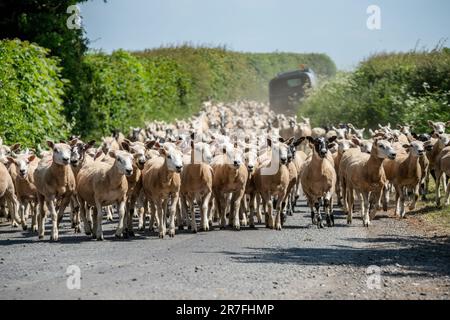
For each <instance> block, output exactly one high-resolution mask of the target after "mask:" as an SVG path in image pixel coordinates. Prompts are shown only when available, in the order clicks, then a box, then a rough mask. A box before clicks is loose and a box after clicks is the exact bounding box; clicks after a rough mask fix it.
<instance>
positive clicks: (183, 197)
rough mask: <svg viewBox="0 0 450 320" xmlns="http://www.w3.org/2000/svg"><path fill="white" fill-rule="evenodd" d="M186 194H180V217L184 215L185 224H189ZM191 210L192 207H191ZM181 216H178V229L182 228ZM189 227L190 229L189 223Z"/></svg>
mask: <svg viewBox="0 0 450 320" xmlns="http://www.w3.org/2000/svg"><path fill="white" fill-rule="evenodd" d="M187 201H188V200H187V196H186V195H184V194H181V195H180V202H181V217H185V218H186V221H187V224H188V225H189V221H188V220H189V217H190V216H189V212H188V211H189V210H190V208H188V203H187ZM192 210H193V209H192ZM181 217H179V218H180V220H179V222H178V230H184V224H183V221H181V219H182V218H181ZM194 217H195V212H194ZM191 229H192V225H191Z"/></svg>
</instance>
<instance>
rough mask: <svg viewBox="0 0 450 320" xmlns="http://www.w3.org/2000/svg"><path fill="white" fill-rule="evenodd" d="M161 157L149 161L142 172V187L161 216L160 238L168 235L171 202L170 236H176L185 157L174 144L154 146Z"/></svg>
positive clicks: (156, 144)
mask: <svg viewBox="0 0 450 320" xmlns="http://www.w3.org/2000/svg"><path fill="white" fill-rule="evenodd" d="M154 146H155V147H156V148H158V149H159V152H160V154H161V156H160V157H157V158H154V159H152V160H150V161H148V162H147V163H146V164H145V166H144V169H143V171H142V187H143V190H144V193H145V196H146V197H147V199H149V200H151V201H152V202H153V203H154V205H155V206H156V209H157V213H158V215H159V238H164V236H165V234H166V213H167V212H166V211H167V209H168V208H167V205H168V202H169V200H171V205H170V209H169V214H170V217H169V223H170V225H169V236H170V237H174V236H175V212H176V208H177V205H178V199H179V194H180V187H181V177H180V173H181V172H182V170H183V157H182V154H181V152H180V151H179V150H177V148H176V146H175V145H174V144H172V143H164V144H163V145H160V144H159V143H158V142H156V143H155V144H154Z"/></svg>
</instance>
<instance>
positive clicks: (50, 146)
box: [47, 140, 55, 149]
mask: <svg viewBox="0 0 450 320" xmlns="http://www.w3.org/2000/svg"><path fill="white" fill-rule="evenodd" d="M47 146H48V147H49V148H51V149H53V148H54V147H55V144H54V143H53V141H50V140H48V141H47Z"/></svg>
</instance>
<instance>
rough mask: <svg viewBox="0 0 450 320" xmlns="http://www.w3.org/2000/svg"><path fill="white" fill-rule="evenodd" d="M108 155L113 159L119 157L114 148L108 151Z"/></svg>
mask: <svg viewBox="0 0 450 320" xmlns="http://www.w3.org/2000/svg"><path fill="white" fill-rule="evenodd" d="M108 155H109V156H110V157H111V158H113V159H116V158H117V156H116V152H115V151H114V150H112V151H110V152H108Z"/></svg>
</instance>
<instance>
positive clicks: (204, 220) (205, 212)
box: [200, 192, 211, 231]
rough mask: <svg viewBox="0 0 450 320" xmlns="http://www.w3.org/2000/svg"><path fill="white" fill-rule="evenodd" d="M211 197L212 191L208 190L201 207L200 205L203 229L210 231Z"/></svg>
mask: <svg viewBox="0 0 450 320" xmlns="http://www.w3.org/2000/svg"><path fill="white" fill-rule="evenodd" d="M210 198H211V192H208V193H207V194H206V195H205V196H204V197H203V199H202V202H201V204H202V205H201V207H200V216H201V218H200V219H201V220H200V223H201V226H202V227H201V230H202V231H209V221H208V204H209V200H210Z"/></svg>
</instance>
